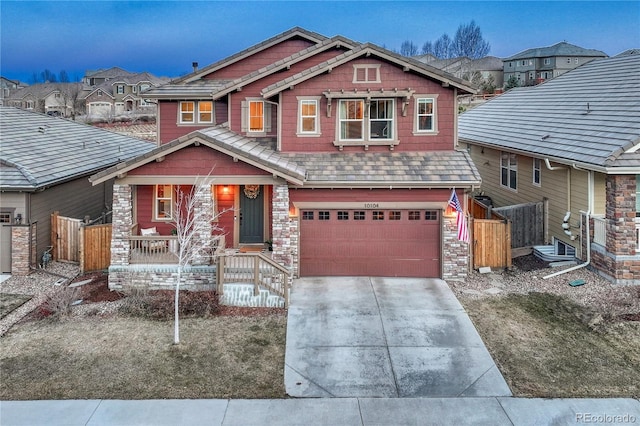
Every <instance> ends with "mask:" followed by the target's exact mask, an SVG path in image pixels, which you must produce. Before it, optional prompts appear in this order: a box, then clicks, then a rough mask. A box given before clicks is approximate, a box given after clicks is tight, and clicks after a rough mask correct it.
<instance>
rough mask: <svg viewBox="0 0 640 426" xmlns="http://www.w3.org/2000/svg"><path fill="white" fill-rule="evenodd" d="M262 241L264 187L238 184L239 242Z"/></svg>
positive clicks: (252, 242) (259, 242)
mask: <svg viewBox="0 0 640 426" xmlns="http://www.w3.org/2000/svg"><path fill="white" fill-rule="evenodd" d="M262 243H264V187H263V186H261V185H246V186H245V185H243V186H240V244H262Z"/></svg>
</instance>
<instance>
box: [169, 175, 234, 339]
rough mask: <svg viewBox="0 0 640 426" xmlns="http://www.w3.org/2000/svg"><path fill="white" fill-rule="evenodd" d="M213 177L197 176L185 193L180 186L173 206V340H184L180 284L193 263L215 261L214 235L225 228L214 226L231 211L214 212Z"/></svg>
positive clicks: (177, 188)
mask: <svg viewBox="0 0 640 426" xmlns="http://www.w3.org/2000/svg"><path fill="white" fill-rule="evenodd" d="M212 180H213V179H212V178H211V177H210V175H208V176H207V177H205V178H202V179H201V178H197V179H196V181H195V183H194V185H192V186H191V189H190V190H189V191H187V192H185V191H184V190H183V189H182V187H180V186H177V187H176V201H175V203H174V207H173V209H172V216H171V223H172V225H173V226H174V227H175V234H176V238H177V243H178V244H177V245H178V247H177V252H176V255H177V256H178V271H177V277H176V290H175V299H174V317H175V320H174V329H173V332H174V333H173V343H174V344H175V345H177V344H179V343H180V316H179V304H180V285H181V283H182V280H183V277H184V275H185V272H189V271H190V269H191V267H192V266H193V265H203V264H208V263H210V262H211V260H212V258H213V257H214V255H215V253H214V250H213V244H212V243H213V236H212V234H213V233H214V232H216V231H220V232H221V231H222V228H220V227H218V226H217V225H214V224H213V223H214V221H216V219H217V218H218V217H220V216H221V215H222V214H224V213H226V212H227V211H229V209H227V210H222V211H217V210H216V211H217V213H215V214H214V208H213V204H212V203H213V198H212V196H211V188H212V184H211V182H212Z"/></svg>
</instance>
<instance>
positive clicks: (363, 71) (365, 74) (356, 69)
mask: <svg viewBox="0 0 640 426" xmlns="http://www.w3.org/2000/svg"><path fill="white" fill-rule="evenodd" d="M353 82H354V83H380V82H381V81H380V65H378V64H372V65H354V66H353Z"/></svg>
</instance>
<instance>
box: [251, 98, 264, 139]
mask: <svg viewBox="0 0 640 426" xmlns="http://www.w3.org/2000/svg"><path fill="white" fill-rule="evenodd" d="M249 131H250V132H264V102H262V101H250V102H249Z"/></svg>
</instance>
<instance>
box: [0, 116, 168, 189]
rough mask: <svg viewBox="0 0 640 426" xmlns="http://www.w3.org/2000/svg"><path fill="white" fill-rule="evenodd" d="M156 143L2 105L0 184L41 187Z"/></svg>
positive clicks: (69, 178)
mask: <svg viewBox="0 0 640 426" xmlns="http://www.w3.org/2000/svg"><path fill="white" fill-rule="evenodd" d="M154 146H155V144H153V143H150V142H147V141H143V140H141V139H136V138H131V137H128V136H123V135H119V134H117V133H113V132H109V131H107V130H102V129H99V128H96V127H92V126H89V125H86V124H80V123H76V122H74V121H71V120H66V119H63V118H55V117H49V116H47V115H44V114H39V113H34V112H29V111H24V110H21V109H17V108H12V107H0V170H1V171H2V173H0V188H1V189H2V190H3V191H5V190H6V191H35V190H39V189H44V188H46V187H49V186H53V185H57V184H60V183H63V182H66V181H68V180H73V179H77V178H81V177H83V176H89V175H90V174H92V173H95V172H97V171H98V170H102V169H104V168H106V167H109V166H111V165H113V164H116V163H119V162H121V161H123V160H125V159H127V158H130V157H132V156H136V155H139V154H141V153H144V152H147V151H149V150H150V149H152V148H153V147H154Z"/></svg>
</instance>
